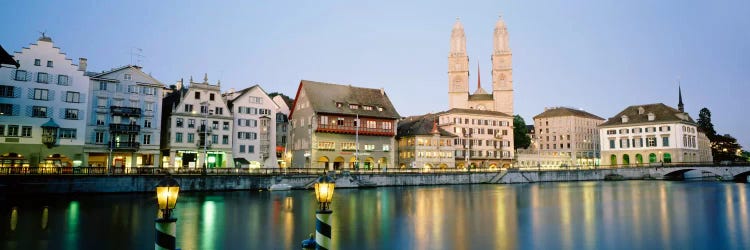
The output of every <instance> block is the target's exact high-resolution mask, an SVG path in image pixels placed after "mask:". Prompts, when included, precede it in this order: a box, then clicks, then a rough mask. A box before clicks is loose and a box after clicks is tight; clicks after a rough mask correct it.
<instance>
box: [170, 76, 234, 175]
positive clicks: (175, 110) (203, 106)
mask: <svg viewBox="0 0 750 250" xmlns="http://www.w3.org/2000/svg"><path fill="white" fill-rule="evenodd" d="M220 87H221V84H220V83H219V82H217V83H216V84H215V85H213V84H209V82H208V76H204V77H203V82H193V79H192V78H191V79H190V85H189V86H188V87H185V86H183V82H182V80H180V81H179V82H177V84H176V89H175V90H174V91H172V92H171V93H170V94H168V95H167V96H165V97H164V99H163V109H164V111H163V116H164V118H163V119H162V129H164V130H163V133H162V137H161V151H162V165H163V166H164V167H174V168H187V169H196V168H198V169H199V168H209V169H210V168H227V167H229V168H231V167H234V157H233V154H232V145H233V141H232V138H233V137H232V127H233V126H234V125H233V122H234V120H233V118H232V113H231V110H230V109H229V108H228V107H227V104H226V102H225V100H224V98H222V96H221V91H220Z"/></svg>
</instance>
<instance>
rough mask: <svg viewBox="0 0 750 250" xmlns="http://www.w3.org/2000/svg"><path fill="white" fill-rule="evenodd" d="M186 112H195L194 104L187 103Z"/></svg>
mask: <svg viewBox="0 0 750 250" xmlns="http://www.w3.org/2000/svg"><path fill="white" fill-rule="evenodd" d="M185 112H188V113H190V112H193V104H185Z"/></svg>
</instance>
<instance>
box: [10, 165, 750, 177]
mask: <svg viewBox="0 0 750 250" xmlns="http://www.w3.org/2000/svg"><path fill="white" fill-rule="evenodd" d="M653 167H658V168H674V167H722V168H723V167H750V163H736V164H733V165H717V164H713V163H665V164H663V165H661V164H659V165H658V166H654V165H644V166H639V167H635V166H628V167H623V166H581V167H580V168H579V167H575V166H573V167H564V168H553V169H544V168H542V169H539V168H537V167H523V168H510V169H502V168H471V169H456V168H445V169H439V168H432V169H424V168H403V169H402V168H373V169H340V170H334V171H331V170H325V169H323V168H259V169H250V168H207V169H202V168H161V167H112V168H109V169H107V168H106V167H0V175H163V174H167V173H169V174H172V175H188V176H189V175H252V176H279V175H322V174H326V173H333V174H337V175H338V174H387V175H398V174H430V173H434V174H437V173H444V174H451V173H453V174H462V173H496V172H500V171H549V172H554V171H579V170H595V169H626V168H653Z"/></svg>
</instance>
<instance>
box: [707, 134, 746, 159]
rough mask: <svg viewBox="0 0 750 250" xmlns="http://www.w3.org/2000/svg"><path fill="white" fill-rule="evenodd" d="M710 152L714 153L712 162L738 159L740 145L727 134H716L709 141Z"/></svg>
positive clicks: (739, 157)
mask: <svg viewBox="0 0 750 250" xmlns="http://www.w3.org/2000/svg"><path fill="white" fill-rule="evenodd" d="M711 153H712V154H713V155H714V162H722V161H732V162H734V161H739V160H740V159H741V158H742V157H741V153H742V146H740V144H739V143H737V139H735V138H734V137H732V136H731V135H729V134H725V135H716V136H715V137H714V140H712V141H711Z"/></svg>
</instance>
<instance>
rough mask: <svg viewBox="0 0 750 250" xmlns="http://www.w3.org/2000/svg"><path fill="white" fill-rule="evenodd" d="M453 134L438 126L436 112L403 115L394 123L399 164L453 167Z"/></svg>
mask: <svg viewBox="0 0 750 250" xmlns="http://www.w3.org/2000/svg"><path fill="white" fill-rule="evenodd" d="M456 137H457V136H456V135H454V134H451V133H449V132H448V131H445V130H444V129H442V128H439V127H438V116H437V115H435V114H427V115H423V116H412V117H407V118H405V119H403V120H401V121H399V123H398V134H397V135H396V140H397V141H398V166H399V168H422V169H425V170H429V169H432V168H440V169H445V168H454V167H455V166H456V160H455V158H454V154H455V147H454V146H453V139H454V138H456Z"/></svg>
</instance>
